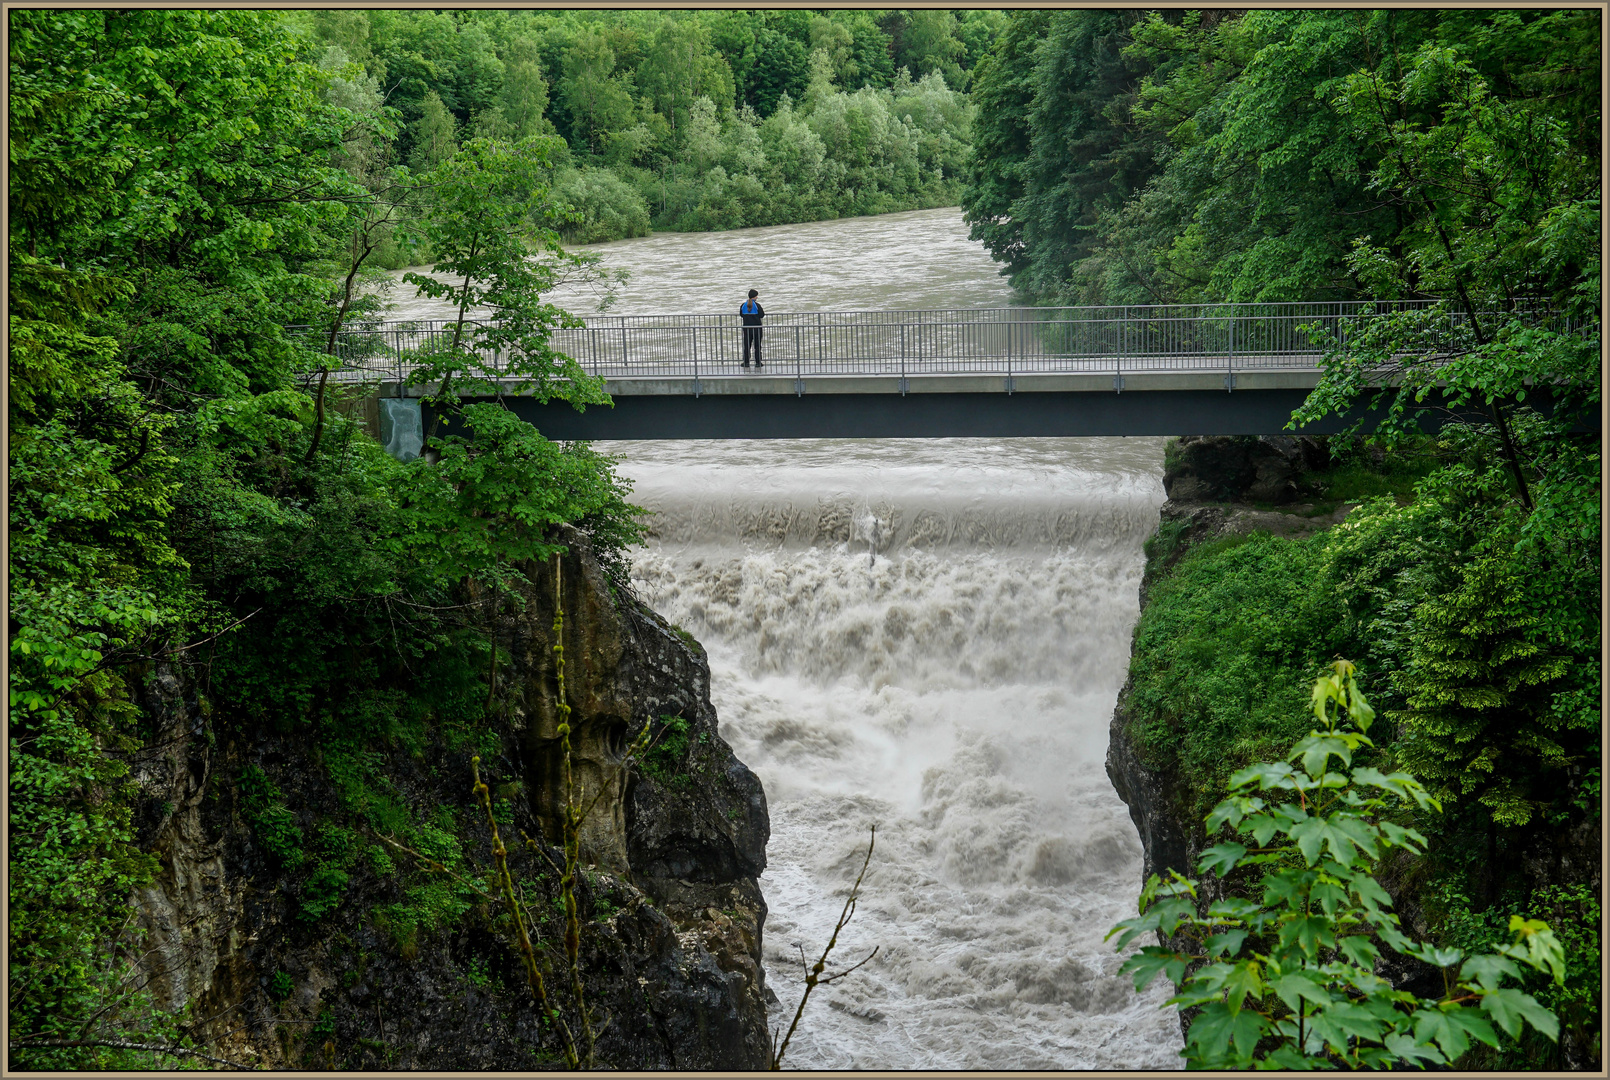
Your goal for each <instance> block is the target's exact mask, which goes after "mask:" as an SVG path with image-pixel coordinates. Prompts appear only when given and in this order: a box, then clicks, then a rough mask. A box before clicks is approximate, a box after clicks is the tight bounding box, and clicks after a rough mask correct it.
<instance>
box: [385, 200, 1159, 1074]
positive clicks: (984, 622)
mask: <svg viewBox="0 0 1610 1080" xmlns="http://www.w3.org/2000/svg"><path fill="white" fill-rule="evenodd" d="M588 250H594V251H597V252H598V253H599V254H600V256H601V257H602V259H603V262H604V264H605V265H607V266H611V267H618V268H620V267H623V268H626V269H628V270H630V271H631V274H632V276H631V281H630V283H629V285H628V287H627V288H626V289H625V290H624V291H623V292H622V293H621V295H620V297H619V300H618V301H617V304H616V306H615V308H614V309H613V310H615V311H616V312H621V313H627V314H638V313H648V312H707V311H730V310H736V308H737V305H738V304H739V302H740V301H741V300H742V298H743V296H744V294H745V293H746V292H747V290H748V288H749V287H751V286H752V287H754V288H757V289H759V290H760V291H761V298H762V302H763V303H765V304H766V305H767V306H768V308H769V309H770V310H773V311H815V310H845V309H852V308H854V309H863V308H899V307H908V308H909V307H999V306H1006V305H1008V304H1009V303H1010V295H1009V292H1008V290H1007V287H1006V284H1005V281H1004V279H1002V278H1001V277H1000V276H999V275H998V273H997V268H996V265H995V264H994V263H992V262H991V261H990V259H989V258H988V256H987V255H986V254H985V253H984V251H983V249H982V248H981V247H979V246H978V245H976V244H973V243H971V242H969V241H968V240H967V230H966V226H965V224H963V223H962V221H961V216H960V213H959V212H958V211H957V210H954V209H949V210H924V211H914V212H909V213H902V214H889V215H885V216H881V217H876V218H859V219H849V220H841V221H832V222H818V223H813V224H804V225H788V226H778V227H772V228H762V229H745V230H738V231H733V232H726V233H702V234H658V235H655V236H650V237H644V238H640V239H635V240H626V241H620V242H617V243H613V244H600V245H593V246H592V247H591V248H589V249H588ZM403 291H405V290H399V295H401V294H402V292H403ZM587 299H588V297H587V296H585V295H584V294H579V293H578V294H575V295H573V296H572V297H571V298H569V299H562V300H561V302H567V303H570V304H571V305H572V306H573V308H574V309H575V310H577V311H578V313H585V311H586V310H587V308H586V303H585V301H586V300H587ZM442 314H446V313H445V312H443V311H439V310H437V309H435V308H433V307H432V306H431V304H430V303H428V302H426V303H414V304H411V305H408V306H406V307H404V306H401V305H400V306H399V309H398V312H397V317H408V318H422V317H433V316H439V315H442ZM599 446H600V449H604V450H607V451H608V452H610V453H613V454H615V455H617V456H618V457H619V458H620V459H621V462H622V465H621V470H622V472H623V473H624V474H625V475H626V476H628V477H630V478H631V479H632V481H633V482H634V484H635V492H634V501H636V502H637V503H639V504H640V505H643V506H645V507H647V508H648V509H650V510H652V511H653V512H654V514H655V516H654V518H653V519H652V521H653V537H652V541H651V543H650V544H649V545H648V546H647V548H646V549H645V550H643V551H642V552H641V553H639V555H638V557H637V558H636V560H635V577H636V583H637V588H638V591H639V592H640V594H641V595H642V596H643V597H644V599H646V600H647V601H648V602H649V603H651V604H653V605H654V606H655V608H656V609H658V610H659V611H661V612H662V613H664V614H665V615H666V616H667V617H668V618H671V619H673V620H675V621H676V622H677V623H679V624H680V625H682V626H683V627H684V628H686V629H687V630H689V631H691V632H692V633H693V634H695V635H696V636H697V637H698V638H699V640H700V641H702V642H703V643H704V644H705V646H706V647H707V648H708V650H709V654H710V665H711V695H712V697H713V699H714V701H715V705H716V708H717V711H718V713H719V715H720V717H721V732H722V735H723V736H724V737H725V738H726V739H727V741H728V742H729V743H731V744H732V747H733V749H734V750H735V751H736V752H737V754H738V756H739V757H740V758H742V759H743V760H744V761H745V762H746V763H748V765H749V766H750V767H751V768H753V769H754V770H755V772H756V773H757V774H758V775H759V776H760V778H761V781H762V782H763V783H764V784H765V787H766V793H767V798H768V801H769V805H770V808H771V821H772V838H771V844H770V847H769V849H768V859H769V866H768V869H767V871H766V874H765V876H764V877H763V878H762V879H761V887H762V889H763V890H764V892H765V896H766V901H767V903H768V905H769V906H770V914H769V915H768V918H767V922H766V927H765V963H766V969H767V977H768V982H769V985H770V986H771V987H772V988H773V989H774V990H775V991H776V993H777V995H778V997H779V999H780V1000H781V1006H780V1007H779V1008H777V1009H776V1010H774V1012H773V1014H772V1017H771V1022H772V1024H773V1026H774V1027H775V1026H777V1025H779V1024H782V1025H784V1026H786V1024H787V1023H788V1021H789V1019H790V1018H791V1017H792V1015H793V1009H794V1005H795V1003H796V1002H797V1001H798V997H799V991H800V989H801V987H802V985H803V977H802V972H801V970H800V955H801V950H803V952H804V954H806V955H808V956H809V957H810V958H811V960H812V961H814V959H815V957H816V955H817V954H819V952H820V950H821V948H822V945H823V944H824V943H825V942H826V940H827V938H828V936H829V934H830V933H831V931H832V929H833V923H834V920H835V919H836V918H837V916H838V913H839V910H840V908H841V906H842V904H843V901H844V897H845V895H846V894H847V891H848V888H849V886H850V883H851V882H852V881H853V880H854V877H855V873H856V871H857V870H858V869H859V866H860V857H861V852H863V851H864V846H865V843H866V839H867V833H868V829H869V827H870V826H871V825H873V824H876V825H877V826H878V839H877V849H876V852H875V854H874V856H873V859H872V863H871V868H870V869H869V871H868V873H867V876H866V882H865V884H864V886H863V890H862V892H863V900H862V902H861V904H860V906H859V910H858V912H857V915H856V917H855V920H854V921H853V922H852V923H851V924H850V927H849V929H848V930H847V931H846V932H845V934H843V935H842V936H841V938H840V942H839V948H838V950H837V951H836V952H835V953H834V956H833V961H834V964H833V965H830V966H832V967H835V968H836V967H837V966H841V965H844V964H848V963H852V962H854V961H857V960H859V959H861V958H862V957H863V956H865V955H866V954H867V953H868V952H870V951H871V949H872V948H873V947H874V946H876V947H877V948H878V955H877V956H876V958H875V959H873V960H872V961H871V962H870V963H869V964H867V966H865V967H863V968H862V969H861V970H859V971H857V972H855V973H854V974H852V975H850V976H849V977H848V978H846V979H844V980H842V981H840V982H837V983H834V984H832V985H830V986H827V987H824V988H822V989H820V990H818V991H817V992H816V993H815V994H813V996H812V998H811V1002H810V1006H809V1009H808V1011H807V1013H806V1016H805V1018H804V1021H803V1022H802V1024H801V1030H800V1033H798V1034H796V1035H795V1037H794V1041H793V1043H792V1045H791V1046H790V1047H789V1051H788V1057H787V1064H788V1065H789V1066H790V1067H794V1068H835V1069H844V1068H857V1069H1159V1068H1164V1069H1166V1068H1174V1067H1177V1066H1178V1064H1179V1059H1178V1058H1177V1056H1176V1054H1177V1051H1178V1049H1179V1046H1180V1035H1179V1027H1178V1021H1177V1019H1176V1017H1175V1014H1174V1012H1173V1010H1171V1009H1159V1008H1158V1004H1159V1003H1160V1002H1161V1001H1162V1000H1163V999H1164V998H1165V997H1166V996H1167V994H1166V992H1165V987H1166V982H1165V981H1164V980H1159V981H1158V984H1157V985H1154V986H1153V987H1152V988H1151V989H1150V990H1149V991H1148V992H1147V993H1145V994H1136V993H1135V991H1134V989H1133V987H1132V985H1131V984H1130V981H1129V980H1128V979H1127V978H1125V977H1121V976H1119V975H1118V974H1117V969H1118V966H1119V964H1120V963H1121V961H1122V957H1120V956H1118V955H1117V954H1115V953H1114V952H1113V951H1112V949H1111V947H1110V945H1108V944H1104V943H1103V942H1102V936H1103V934H1105V932H1106V931H1107V929H1108V928H1109V927H1110V926H1112V924H1113V923H1115V922H1117V921H1118V920H1120V919H1123V918H1126V917H1128V916H1129V915H1131V914H1133V912H1134V910H1135V897H1136V893H1137V891H1138V888H1139V885H1140V868H1141V858H1140V856H1141V851H1140V842H1139V839H1138V837H1137V836H1136V833H1135V829H1134V826H1133V825H1132V824H1131V822H1130V820H1129V817H1128V814H1127V812H1126V810H1125V808H1124V805H1123V803H1122V802H1121V801H1120V800H1119V799H1118V796H1117V795H1116V793H1114V791H1113V789H1112V785H1111V784H1110V783H1109V782H1108V780H1107V776H1106V774H1105V771H1104V769H1103V759H1104V756H1105V752H1106V744H1107V725H1108V722H1109V720H1110V718H1111V715H1112V709H1113V704H1114V700H1115V698H1116V696H1117V693H1118V690H1119V688H1120V687H1121V686H1122V684H1123V680H1124V673H1125V668H1126V664H1127V662H1128V655H1129V637H1130V631H1131V628H1132V627H1133V625H1134V621H1135V618H1136V616H1137V614H1138V599H1137V590H1138V586H1139V582H1140V572H1141V566H1142V554H1141V545H1142V544H1143V543H1144V541H1145V538H1146V536H1147V535H1148V534H1149V533H1150V531H1151V530H1152V529H1153V528H1154V527H1155V525H1156V523H1157V509H1158V506H1159V505H1160V504H1161V503H1162V501H1163V489H1162V481H1161V472H1162V457H1163V454H1162V440H1160V439H1139V438H1134V439H993V440H990V439H934V440H866V441H833V440H819V441H808V440H805V441H781V440H766V441H760V440H757V441H752V442H634V443H626V442H620V443H606V444H599Z"/></svg>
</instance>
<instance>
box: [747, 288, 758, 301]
mask: <svg viewBox="0 0 1610 1080" xmlns="http://www.w3.org/2000/svg"><path fill="white" fill-rule="evenodd" d="M759 295H760V294H759V293H758V292H756V291H755V290H754V289H750V290H749V299H751V300H753V299H754V298H755V297H757V296H759Z"/></svg>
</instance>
